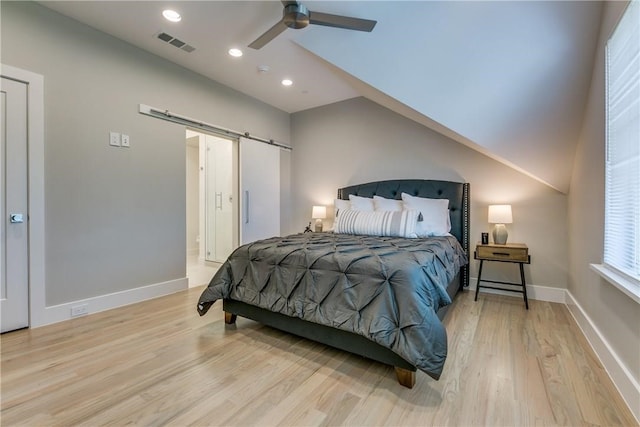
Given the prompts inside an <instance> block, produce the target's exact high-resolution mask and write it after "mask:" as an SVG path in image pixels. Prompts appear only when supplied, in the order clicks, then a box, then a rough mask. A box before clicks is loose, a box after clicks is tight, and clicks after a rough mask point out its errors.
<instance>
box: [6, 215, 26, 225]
mask: <svg viewBox="0 0 640 427" xmlns="http://www.w3.org/2000/svg"><path fill="white" fill-rule="evenodd" d="M9 222H11V223H12V224H20V223H22V222H24V219H23V217H22V214H15V213H14V214H9Z"/></svg>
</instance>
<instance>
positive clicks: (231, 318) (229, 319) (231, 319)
mask: <svg viewBox="0 0 640 427" xmlns="http://www.w3.org/2000/svg"><path fill="white" fill-rule="evenodd" d="M237 318H238V316H236V315H235V314H233V313H228V312H226V311H225V312H224V323H226V324H227V325H233V324H235V323H236V319H237Z"/></svg>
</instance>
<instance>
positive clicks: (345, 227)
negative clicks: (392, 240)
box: [333, 210, 418, 238]
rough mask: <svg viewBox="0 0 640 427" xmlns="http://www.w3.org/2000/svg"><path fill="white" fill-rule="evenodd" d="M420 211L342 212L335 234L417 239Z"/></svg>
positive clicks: (336, 224)
mask: <svg viewBox="0 0 640 427" xmlns="http://www.w3.org/2000/svg"><path fill="white" fill-rule="evenodd" d="M417 222H418V211H415V210H404V211H377V212H366V211H356V210H346V211H341V212H340V215H339V216H338V219H337V220H336V223H335V227H334V230H333V232H334V233H338V234H361V235H365V236H389V237H409V238H415V237H416V232H415V228H416V224H417Z"/></svg>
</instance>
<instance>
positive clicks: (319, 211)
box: [311, 206, 327, 233]
mask: <svg viewBox="0 0 640 427" xmlns="http://www.w3.org/2000/svg"><path fill="white" fill-rule="evenodd" d="M326 217H327V207H326V206H314V207H313V210H312V211H311V218H312V219H315V220H316V233H319V232H321V231H322V220H323V219H325V218H326Z"/></svg>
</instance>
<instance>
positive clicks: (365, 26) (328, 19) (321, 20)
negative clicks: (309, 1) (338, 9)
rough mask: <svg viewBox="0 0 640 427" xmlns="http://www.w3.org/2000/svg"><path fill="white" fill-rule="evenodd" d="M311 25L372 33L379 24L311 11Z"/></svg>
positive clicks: (368, 20) (367, 20)
mask: <svg viewBox="0 0 640 427" xmlns="http://www.w3.org/2000/svg"><path fill="white" fill-rule="evenodd" d="M309 23H310V24H315V25H324V26H325V27H335V28H344V29H346V30H357V31H367V32H371V31H372V30H373V27H375V26H376V24H377V23H378V22H377V21H372V20H370V19H361V18H351V17H349V16H342V15H332V14H330V13H322V12H312V11H309Z"/></svg>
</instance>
